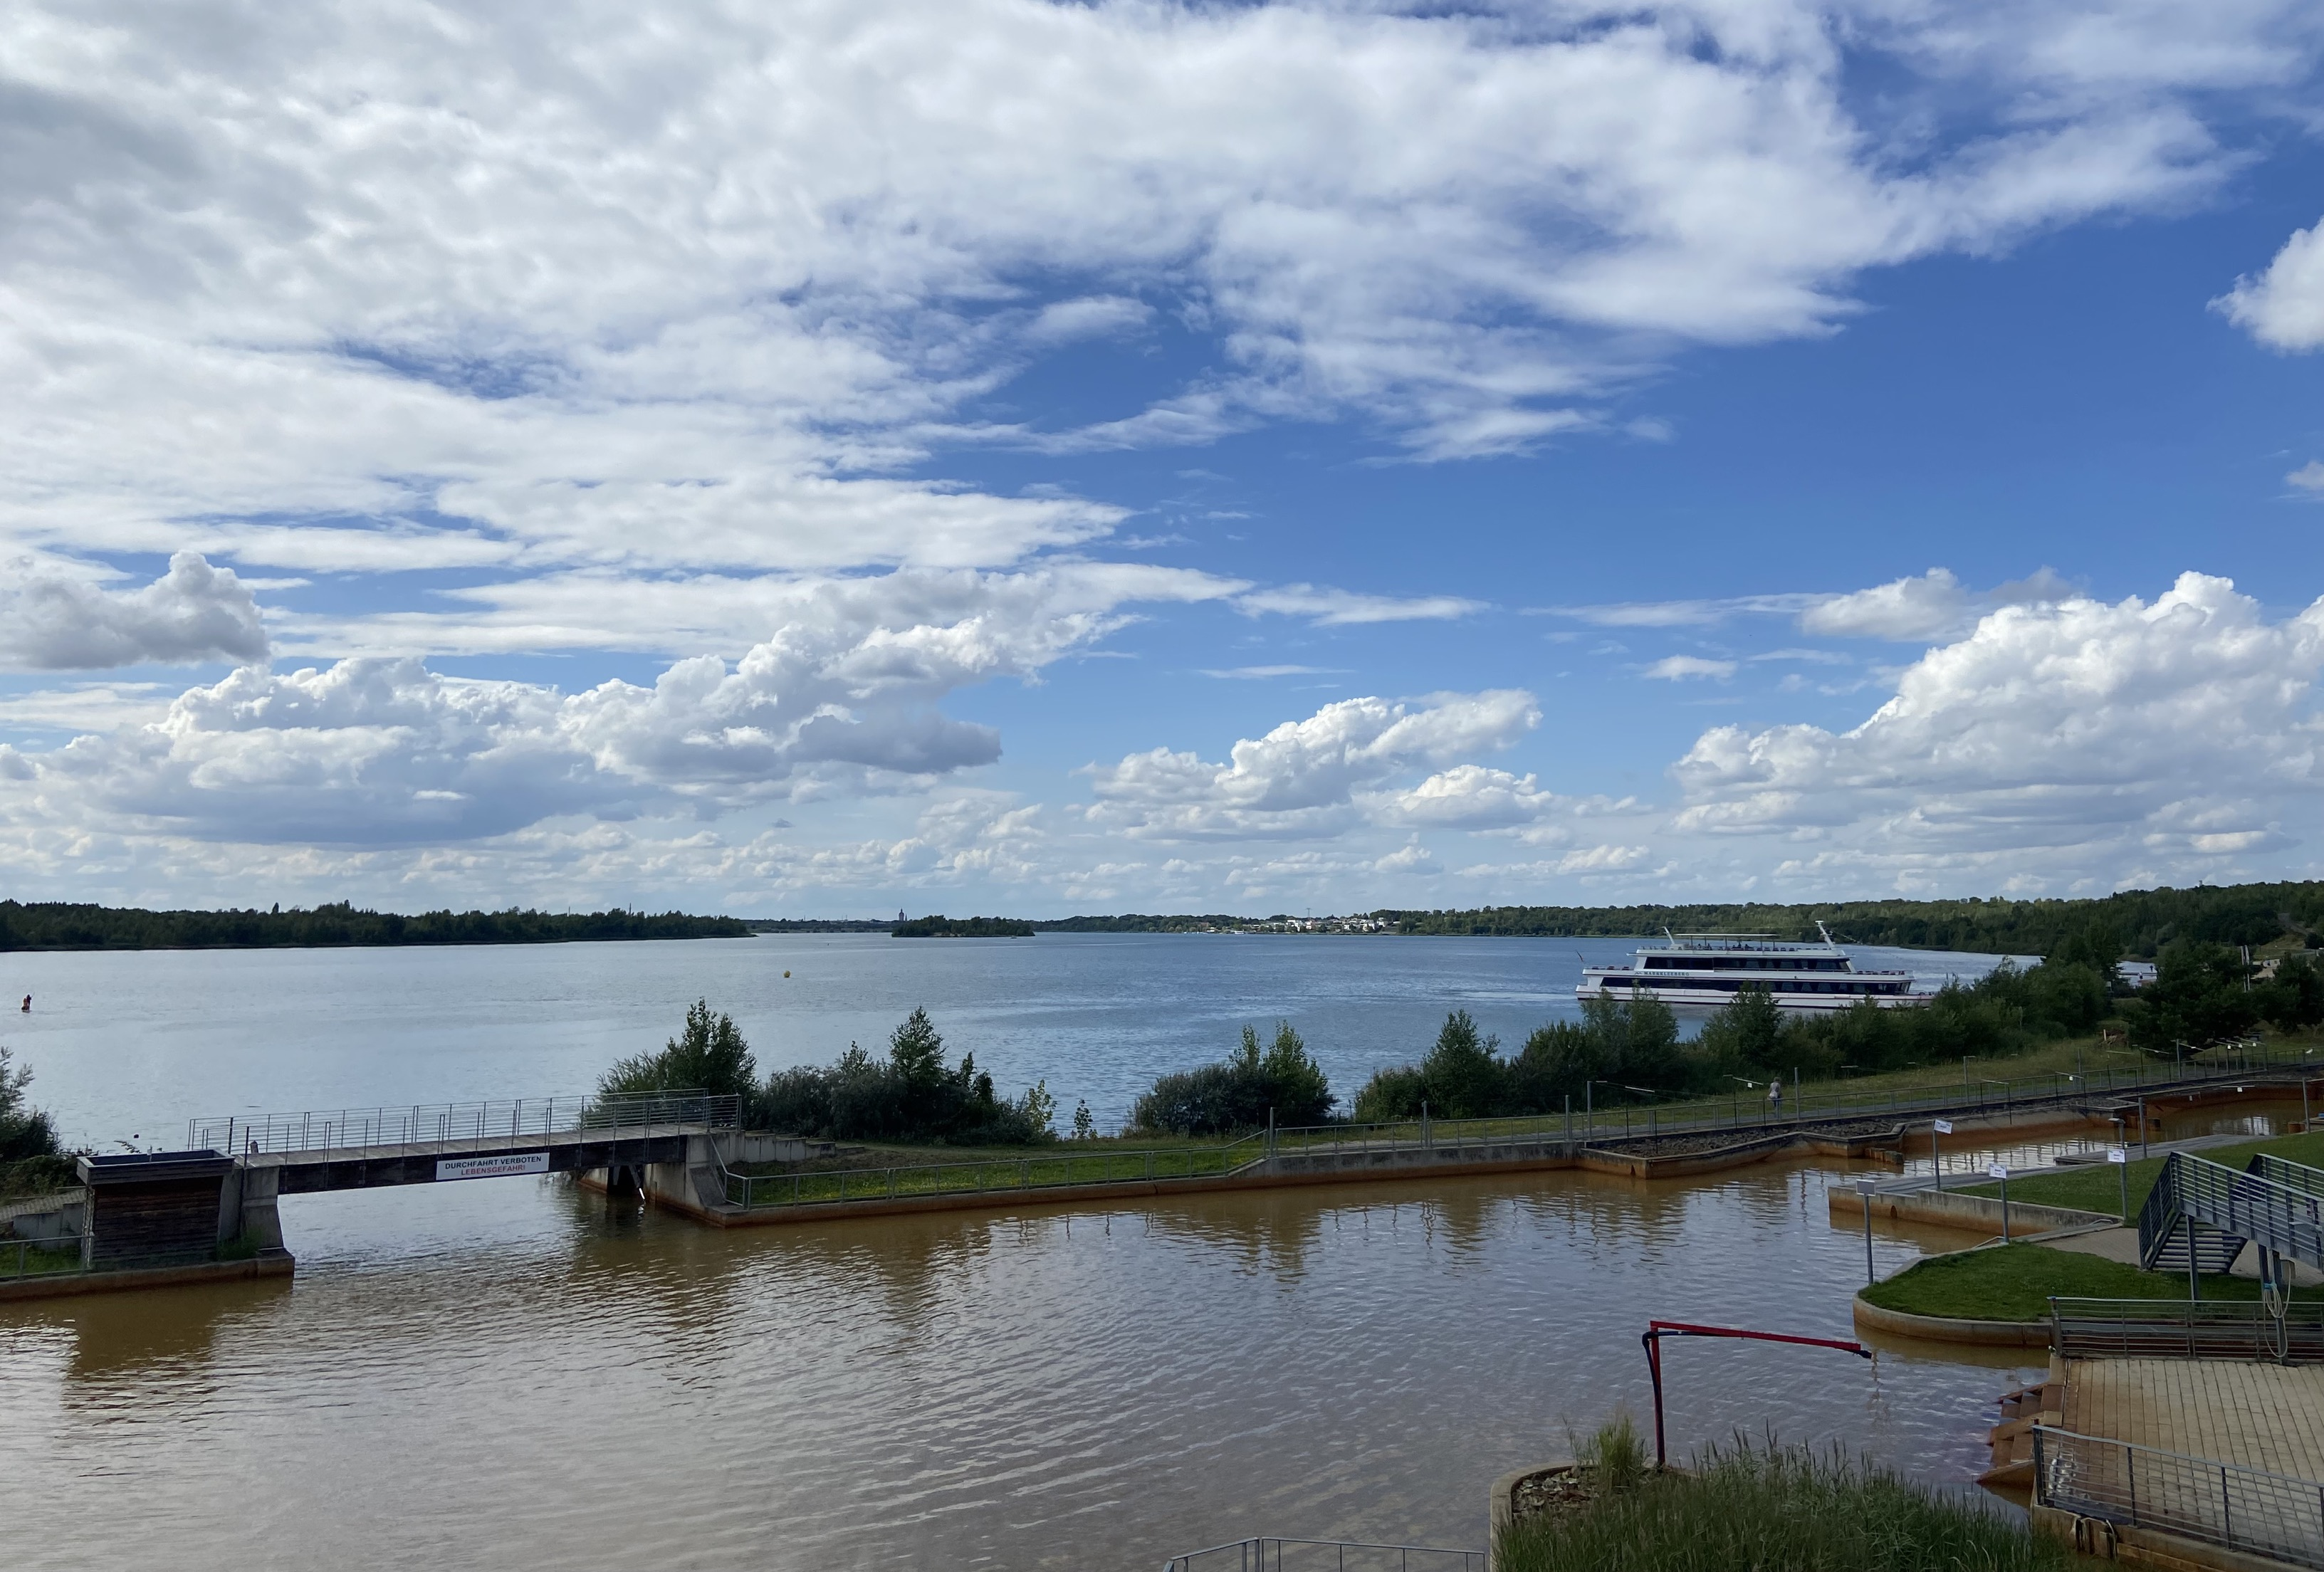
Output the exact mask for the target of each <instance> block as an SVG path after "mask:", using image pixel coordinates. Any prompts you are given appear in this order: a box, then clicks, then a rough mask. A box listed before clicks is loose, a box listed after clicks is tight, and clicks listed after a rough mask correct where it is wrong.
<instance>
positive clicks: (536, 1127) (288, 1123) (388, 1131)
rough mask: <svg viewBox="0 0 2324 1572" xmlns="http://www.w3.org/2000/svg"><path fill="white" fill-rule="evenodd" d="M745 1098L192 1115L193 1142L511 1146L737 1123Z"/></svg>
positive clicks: (329, 1148)
mask: <svg viewBox="0 0 2324 1572" xmlns="http://www.w3.org/2000/svg"><path fill="white" fill-rule="evenodd" d="M741 1123H742V1099H740V1098H737V1097H732V1096H724V1097H713V1096H710V1095H708V1094H706V1093H704V1092H698V1091H669V1092H643V1093H637V1094H632V1095H625V1096H620V1097H549V1098H515V1099H510V1100H508V1101H505V1102H474V1103H416V1104H413V1105H412V1106H410V1107H409V1108H337V1109H328V1110H321V1111H317V1110H311V1109H310V1110H308V1111H306V1112H303V1113H295V1114H264V1115H259V1116H256V1117H244V1116H242V1115H239V1114H235V1115H229V1116H226V1117H219V1118H208V1119H189V1120H188V1121H187V1122H186V1147H187V1150H189V1151H198V1150H200V1149H202V1148H204V1147H207V1148H208V1149H210V1150H211V1151H215V1152H224V1153H226V1154H230V1155H234V1156H254V1155H257V1154H261V1153H270V1154H271V1153H309V1152H318V1153H330V1152H337V1151H352V1150H356V1149H360V1148H370V1147H379V1146H413V1145H429V1146H439V1145H440V1146H449V1145H466V1146H468V1147H471V1148H475V1147H491V1146H505V1145H516V1144H519V1143H522V1142H525V1141H529V1140H551V1139H554V1138H556V1137H558V1136H574V1137H581V1136H600V1137H605V1138H610V1139H615V1140H619V1139H623V1138H626V1137H628V1136H631V1135H648V1134H651V1133H654V1132H656V1131H675V1130H678V1129H682V1128H689V1127H691V1128H704V1129H733V1128H736V1127H737V1126H740V1125H741Z"/></svg>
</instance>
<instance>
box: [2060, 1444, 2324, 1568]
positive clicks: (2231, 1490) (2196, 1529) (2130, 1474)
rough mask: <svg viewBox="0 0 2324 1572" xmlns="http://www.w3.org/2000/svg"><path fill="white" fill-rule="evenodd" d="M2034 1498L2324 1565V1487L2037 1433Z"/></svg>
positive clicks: (2129, 1523) (2228, 1546) (2176, 1454)
mask: <svg viewBox="0 0 2324 1572" xmlns="http://www.w3.org/2000/svg"><path fill="white" fill-rule="evenodd" d="M2033 1491H2034V1496H2033V1498H2034V1500H2035V1501H2036V1502H2037V1503H2039V1504H2041V1505H2043V1506H2049V1507H2056V1508H2058V1509H2060V1510H2061V1511H2064V1512H2073V1513H2075V1514H2077V1515H2078V1516H2081V1517H2094V1518H2102V1519H2104V1520H2106V1521H2108V1522H2112V1523H2119V1524H2124V1525H2127V1526H2129V1527H2133V1528H2143V1529H2155V1530H2159V1531H2162V1532H2163V1533H2170V1534H2178V1535H2180V1536H2181V1537H2182V1538H2185V1539H2190V1540H2201V1541H2203V1542H2204V1543H2205V1544H2209V1545H2219V1546H2223V1547H2225V1548H2226V1549H2230V1550H2241V1551H2244V1552H2246V1553H2248V1554H2251V1555H2255V1556H2269V1557H2273V1558H2275V1559H2276V1560H2279V1561H2290V1562H2292V1563H2293V1564H2295V1565H2297V1566H2301V1567H2324V1484H2319V1483H2318V1482H2316V1481H2314V1480H2309V1479H2294V1478H2292V1477H2291V1476H2290V1475H2282V1474H2270V1473H2267V1472H2266V1471H2264V1470H2263V1469H2258V1468H2246V1467H2242V1466H2237V1465H2236V1464H2233V1463H2220V1462H2217V1461H2214V1460H2212V1459H2209V1458H2205V1457H2188V1456H2186V1455H2185V1454H2183V1453H2179V1452H2166V1451H2163V1449H2161V1448H2155V1447H2141V1446H2138V1445H2135V1443H2132V1442H2129V1441H2115V1440H2108V1439H2105V1438H2102V1437H2098V1436H2084V1435H2078V1434H2076V1433H2075V1432H2074V1431H2072V1430H2053V1429H2052V1428H2050V1427H2048V1426H2045V1425H2036V1426H2034V1427H2033Z"/></svg>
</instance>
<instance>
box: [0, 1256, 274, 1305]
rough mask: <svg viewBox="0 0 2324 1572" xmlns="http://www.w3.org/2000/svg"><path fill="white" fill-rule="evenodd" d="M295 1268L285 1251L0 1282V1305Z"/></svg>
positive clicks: (266, 1274) (269, 1274)
mask: <svg viewBox="0 0 2324 1572" xmlns="http://www.w3.org/2000/svg"><path fill="white" fill-rule="evenodd" d="M297 1266H298V1263H297V1262H296V1261H294V1260H292V1259H291V1253H290V1252H289V1251H288V1250H268V1251H265V1252H263V1253H262V1254H260V1255H254V1256H251V1257H250V1258H249V1259H247V1260H244V1261H199V1262H195V1263H192V1264H189V1265H185V1266H149V1267H143V1268H138V1269H132V1270H130V1271H126V1272H53V1273H42V1274H40V1275H39V1276H36V1277H15V1278H10V1279H9V1280H7V1281H6V1282H0V1303H5V1302H6V1301H11V1300H29V1299H59V1298H63V1297H65V1296H68V1295H71V1294H81V1293H120V1292H126V1291H128V1290H131V1289H138V1288H178V1287H183V1286H186V1285H189V1284H195V1283H208V1282H250V1281H253V1280H254V1279H258V1278H263V1277H288V1276H290V1275H291V1273H292V1272H293V1271H294V1270H296V1268H297Z"/></svg>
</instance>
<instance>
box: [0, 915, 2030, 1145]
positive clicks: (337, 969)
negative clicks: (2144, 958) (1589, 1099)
mask: <svg viewBox="0 0 2324 1572" xmlns="http://www.w3.org/2000/svg"><path fill="white" fill-rule="evenodd" d="M1636 945H1637V941H1634V940H1616V939H1583V940H1572V939H1561V940H1554V941H1552V940H1530V939H1386V938H1380V939H1361V938H1325V937H1307V938H1302V937H1292V936H1288V935H1268V936H1263V937H1250V938H1237V937H1230V936H1215V937H1213V936H1201V935H1187V934H1138V933H1126V934H1078V933H1058V934H1043V935H1041V936H1040V937H1038V938H1036V939H992V940H976V939H947V940H918V941H915V940H897V939H890V938H889V937H887V936H886V935H885V934H881V933H864V934H858V933H812V934H796V935H794V934H783V935H770V936H768V937H763V938H756V939H728V940H695V941H688V942H662V943H640V944H543V945H510V946H495V947H489V948H484V947H479V948H472V949H422V948H412V949H399V950H239V951H234V950H215V951H142V952H135V953H125V954H124V953H105V952H91V953H68V954H0V998H8V999H14V998H19V997H22V996H23V995H24V994H27V993H30V994H31V995H32V1014H31V1015H29V1016H19V1015H16V1014H14V1013H13V1012H11V1013H9V1014H7V1015H5V1016H0V1043H6V1044H7V1045H8V1046H9V1047H11V1048H12V1049H14V1050H15V1052H16V1054H17V1057H18V1060H19V1062H23V1063H27V1064H30V1065H31V1066H32V1070H33V1071H34V1073H35V1074H36V1075H37V1076H38V1077H39V1080H37V1081H36V1082H35V1095H36V1099H37V1100H38V1102H39V1103H40V1104H41V1106H42V1107H44V1108H48V1109H50V1110H51V1112H52V1113H53V1114H54V1115H55V1116H56V1117H57V1119H58V1121H59V1124H60V1126H61V1127H62V1129H63V1130H64V1131H65V1132H66V1133H67V1134H68V1135H70V1136H71V1137H73V1138H75V1139H76V1140H78V1141H88V1142H91V1143H96V1144H99V1145H111V1144H112V1143H114V1142H115V1141H118V1140H124V1139H127V1138H129V1137H131V1136H132V1135H134V1136H135V1137H137V1139H138V1144H140V1145H154V1144H156V1143H160V1144H162V1145H167V1144H169V1143H170V1142H171V1141H172V1140H173V1139H174V1140H180V1141H181V1140H182V1139H183V1132H184V1129H185V1126H186V1121H187V1120H188V1119H189V1118H191V1117H196V1116H198V1115H211V1114H219V1115H223V1114H250V1113H272V1112H281V1111H293V1110H298V1109H303V1108H371V1107H380V1106H386V1105H392V1104H410V1103H432V1102H450V1101H459V1100H466V1099H477V1098H512V1097H546V1096H551V1095H565V1094H572V1093H579V1092H583V1091H586V1090H587V1089H589V1088H590V1087H591V1086H593V1085H594V1084H595V1081H596V1079H597V1076H598V1073H599V1072H600V1071H603V1070H604V1067H605V1066H606V1065H607V1064H609V1063H611V1062H613V1061H614V1060H615V1059H618V1058H621V1057H622V1056H624V1055H626V1054H631V1053H639V1052H641V1051H642V1050H648V1049H652V1048H658V1047H659V1046H660V1045H661V1043H662V1042H663V1040H664V1039H665V1038H667V1037H668V1036H669V1035H670V1034H672V1033H673V1032H675V1031H676V1030H677V1029H678V1027H679V1025H682V1023H683V1021H684V1017H685V1013H686V1007H687V1005H688V1004H689V1003H691V1002H692V1001H693V1000H695V999H696V998H707V999H708V1000H709V1001H710V1003H711V1005H712V1007H714V1008H716V1009H721V1010H725V1011H729V1012H731V1013H732V1014H733V1016H734V1019H735V1022H736V1024H737V1025H740V1026H741V1028H742V1034H743V1035H744V1036H745V1037H747V1038H748V1039H749V1040H750V1042H751V1044H752V1048H753V1050H754V1051H755V1052H756V1053H757V1055H758V1059H759V1064H760V1067H761V1069H762V1070H769V1069H773V1068H776V1067H778V1066H781V1065H787V1064H802V1063H828V1062H831V1061H832V1060H834V1059H836V1058H837V1057H838V1056H839V1055H840V1053H842V1052H843V1051H844V1049H845V1048H846V1046H847V1044H848V1043H850V1042H851V1041H853V1042H860V1043H862V1044H863V1045H864V1046H865V1047H866V1048H869V1049H871V1050H872V1051H873V1052H875V1053H878V1052H882V1051H884V1049H885V1047H886V1043H887V1039H888V1034H889V1033H890V1032H891V1031H893V1030H894V1029H895V1026H896V1024H897V1023H898V1022H899V1020H901V1019H902V1018H903V1017H904V1016H906V1015H907V1014H908V1013H909V1012H910V1011H911V1009H912V1008H913V1007H915V1006H918V1005H925V1006H927V1009H928V1011H929V1014H930V1015H931V1016H933V1017H934V1019H935V1021H936V1026H937V1029H938V1030H939V1031H941V1032H942V1033H943V1034H945V1039H946V1041H947V1043H949V1044H950V1045H951V1047H952V1048H953V1049H954V1052H955V1053H957V1052H960V1051H963V1050H965V1051H968V1052H971V1053H974V1054H975V1055H976V1061H977V1063H978V1064H979V1065H981V1066H982V1067H983V1068H985V1069H988V1070H990V1071H992V1073H993V1077H994V1079H995V1080H997V1081H998V1082H999V1083H1000V1085H1001V1089H1002V1090H1003V1091H1004V1092H1005V1093H1009V1094H1011V1095H1013V1094H1014V1093H1015V1092H1017V1091H1018V1090H1019V1089H1022V1088H1023V1087H1025V1086H1026V1085H1028V1084H1029V1083H1030V1082H1031V1081H1033V1080H1036V1079H1046V1080H1047V1082H1048V1085H1049V1089H1050V1090H1051V1091H1052V1092H1053V1093H1055V1094H1056V1098H1057V1100H1058V1106H1059V1108H1060V1109H1061V1110H1063V1111H1064V1112H1065V1113H1066V1114H1070V1113H1071V1112H1072V1110H1073V1107H1074V1102H1075V1100H1076V1099H1087V1100H1088V1102H1089V1105H1090V1109H1091V1112H1092V1113H1093V1114H1094V1115H1095V1116H1096V1117H1097V1118H1098V1120H1099V1122H1100V1124H1101V1125H1102V1126H1105V1127H1108V1128H1111V1126H1114V1125H1116V1124H1118V1123H1119V1122H1120V1119H1121V1117H1123V1116H1124V1115H1125V1114H1127V1113H1128V1111H1129V1108H1130V1101H1131V1099H1134V1098H1135V1097H1136V1096H1137V1095H1138V1094H1139V1092H1140V1091H1142V1090H1144V1089H1146V1087H1147V1086H1148V1085H1149V1084H1150V1083H1151V1082H1152V1081H1153V1079H1154V1077H1155V1076H1156V1075H1157V1074H1160V1073H1161V1072H1163V1071H1172V1070H1185V1069H1187V1068H1190V1067H1191V1066H1194V1065H1196V1064H1200V1063H1203V1062H1208V1061H1211V1060H1214V1059H1218V1058H1220V1057H1222V1055H1224V1054H1225V1053H1226V1052H1227V1051H1228V1050H1229V1049H1230V1048H1231V1047H1232V1046H1233V1045H1234V1043H1235V1040H1236V1037H1237V1034H1238V1033H1239V1032H1240V1028H1241V1027H1242V1025H1244V1024H1245V1023H1250V1024H1253V1025H1258V1026H1259V1028H1260V1029H1261V1031H1262V1032H1266V1031H1269V1030H1271V1028H1272V1025H1273V1023H1274V1022H1275V1021H1276V1020H1277V1019H1278V1018H1281V1019H1285V1020H1288V1021H1290V1022H1291V1023H1292V1024H1293V1025H1295V1026H1296V1027H1297V1028H1298V1029H1299V1030H1300V1032H1301V1033H1302V1034H1304V1035H1305V1038H1306V1040H1307V1043H1308V1046H1309V1048H1310V1049H1311V1050H1312V1051H1313V1052H1314V1053H1315V1055H1316V1057H1317V1058H1318V1059H1319V1060H1320V1061H1321V1062H1322V1063H1323V1067H1324V1069H1325V1071H1328V1072H1329V1074H1330V1075H1331V1078H1332V1084H1333V1088H1334V1089H1337V1090H1338V1091H1339V1092H1340V1094H1341V1095H1342V1098H1343V1099H1345V1098H1350V1097H1352V1096H1353V1094H1354V1092H1355V1089H1356V1088H1358V1087H1359V1086H1360V1085H1361V1084H1362V1083H1363V1081H1364V1080H1365V1078H1367V1077H1368V1076H1369V1075H1370V1074H1371V1072H1372V1071H1375V1070H1377V1069H1379V1068H1380V1067H1381V1066H1382V1065H1386V1064H1395V1063H1405V1062H1410V1061H1412V1060H1414V1059H1416V1058H1417V1057H1419V1055H1421V1054H1422V1053H1425V1052H1426V1051H1427V1049H1428V1045H1429V1043H1431V1042H1432V1041H1434V1037H1435V1035H1436V1029H1437V1027H1438V1026H1439V1025H1442V1024H1443V1019H1444V1014H1445V1012H1446V1011H1447V1010H1449V1009H1452V1008H1455V1007H1462V1008H1466V1009H1468V1010H1469V1011H1470V1012H1471V1014H1472V1015H1474V1016H1476V1018H1477V1020H1478V1022H1479V1024H1480V1025H1482V1026H1483V1027H1484V1028H1485V1029H1486V1030H1487V1031H1489V1032H1494V1033H1498V1034H1499V1035H1500V1036H1501V1038H1502V1039H1503V1041H1504V1042H1505V1043H1511V1044H1514V1043H1519V1042H1522V1041H1523V1040H1524V1038H1525V1036H1526V1033H1528V1032H1530V1031H1532V1030H1533V1028H1534V1027H1535V1026H1537V1025H1541V1024H1542V1023H1543V1022H1544V1021H1546V1020H1551V1019H1554V1018H1559V1017H1568V1018H1570V1017H1572V1016H1575V1015H1576V1014H1577V1010H1576V1007H1575V1005H1574V1001H1573V986H1574V984H1575V983H1576V982H1577V981H1578V980H1580V978H1581V975H1582V958H1583V957H1584V956H1587V957H1588V959H1589V961H1591V963H1593V964H1603V963H1605V962H1608V961H1617V960H1622V959H1627V957H1628V954H1629V952H1630V951H1632V950H1633V949H1634V948H1636ZM1857 954H1858V964H1859V965H1862V966H1886V967H1895V966H1904V967H1909V968H1910V969H1911V970H1914V971H1916V972H1917V973H1919V974H1920V975H1921V976H1922V977H1923V979H1927V980H1928V981H1929V982H1930V984H1931V985H1932V986H1933V985H1934V984H1936V983H1940V982H1941V981H1942V980H1943V979H1945V978H1946V977H1947V976H1950V975H1959V976H1962V977H1977V976H1982V975H1983V974H1984V973H1985V971H1986V970H1988V969H1990V968H1991V967H1992V966H1993V965H1994V964H1995V963H1996V961H1997V957H1994V956H1989V955H1952V954H1944V953H1938V952H1933V951H1885V950H1864V951H1857ZM786 971H788V972H789V973H790V976H789V977H788V978H786V977H785V976H784V975H783V974H784V973H785V972H786Z"/></svg>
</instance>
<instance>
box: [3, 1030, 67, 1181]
mask: <svg viewBox="0 0 2324 1572" xmlns="http://www.w3.org/2000/svg"><path fill="white" fill-rule="evenodd" d="M31 1084H32V1069H31V1067H30V1066H27V1065H20V1064H14V1063H12V1062H11V1060H10V1056H9V1053H8V1050H6V1049H5V1048H0V1163H20V1162H22V1161H23V1160H24V1159H25V1158H28V1157H54V1156H56V1155H57V1129H56V1126H55V1124H54V1123H53V1122H51V1119H50V1118H49V1116H48V1115H46V1114H44V1113H42V1111H41V1110H40V1109H38V1108H33V1107H32V1105H31V1103H30V1102H29V1101H28V1100H27V1099H26V1098H25V1095H24V1089H25V1088H26V1087H27V1086H29V1085H31Z"/></svg>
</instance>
